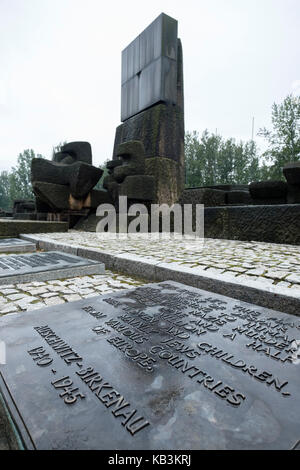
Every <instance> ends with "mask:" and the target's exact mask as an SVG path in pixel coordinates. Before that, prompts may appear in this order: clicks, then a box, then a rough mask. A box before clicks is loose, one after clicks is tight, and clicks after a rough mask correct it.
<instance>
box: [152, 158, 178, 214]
mask: <svg viewBox="0 0 300 470" xmlns="http://www.w3.org/2000/svg"><path fill="white" fill-rule="evenodd" d="M146 175H149V176H152V177H153V178H154V181H155V201H154V202H155V203H156V204H164V203H165V204H169V205H170V206H171V205H172V204H174V203H175V202H176V201H178V198H179V196H180V195H181V193H182V189H183V185H182V181H184V176H183V175H184V167H183V166H181V165H178V164H177V163H176V162H174V161H173V160H171V159H170V158H164V157H153V158H146Z"/></svg>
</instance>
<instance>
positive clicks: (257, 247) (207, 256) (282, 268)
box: [39, 230, 300, 296]
mask: <svg viewBox="0 0 300 470" xmlns="http://www.w3.org/2000/svg"><path fill="white" fill-rule="evenodd" d="M39 238H41V239H43V238H45V239H48V240H49V239H51V240H53V241H57V242H60V243H68V244H70V245H77V246H82V247H89V248H94V249H95V248H96V249H99V251H105V252H110V253H115V254H124V253H130V254H134V255H138V256H140V257H142V258H144V259H149V260H154V261H157V262H164V263H176V264H177V263H178V264H179V265H183V266H186V267H189V268H196V269H197V272H198V273H200V272H201V271H202V270H203V274H204V275H205V273H214V274H217V275H219V276H220V278H226V280H230V278H231V279H232V278H234V279H235V280H236V281H237V280H239V281H241V283H242V284H247V282H248V281H249V283H251V284H252V285H253V281H255V284H257V286H258V287H262V286H266V287H267V286H276V287H277V288H278V290H279V289H284V290H285V288H287V289H290V292H291V294H292V295H295V296H298V294H299V295H300V247H299V246H294V245H283V244H280V245H279V244H275V243H262V242H242V241H235V240H220V239H209V238H207V239H205V241H204V243H203V244H202V243H201V242H199V241H187V240H175V239H171V240H170V239H163V240H153V241H149V240H147V241H145V240H144V239H141V240H136V239H135V240H128V239H125V240H102V239H100V238H99V237H98V236H97V234H96V233H91V232H78V231H75V230H73V231H72V230H71V231H69V232H68V233H53V234H45V235H41V236H39ZM255 284H254V285H255Z"/></svg>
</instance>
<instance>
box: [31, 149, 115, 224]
mask: <svg viewBox="0 0 300 470" xmlns="http://www.w3.org/2000/svg"><path fill="white" fill-rule="evenodd" d="M102 174H103V170H101V169H100V168H96V167H95V166H93V165H92V150H91V145H90V144H89V143H88V142H69V143H68V144H65V145H63V146H62V147H61V150H60V151H59V152H56V153H54V155H53V159H52V161H49V160H45V159H43V158H35V159H33V160H32V166H31V180H32V187H33V191H34V193H35V195H36V205H37V212H47V213H48V214H53V215H54V218H56V220H57V219H58V220H66V219H64V218H63V216H65V217H66V218H67V220H68V221H69V222H70V225H71V226H72V225H74V221H70V217H72V216H73V217H75V221H77V220H78V219H79V218H80V216H82V215H84V214H87V213H88V212H89V210H90V209H91V208H94V209H96V208H97V207H98V205H99V204H101V203H105V202H111V199H110V198H109V195H108V193H107V191H101V190H94V189H93V188H94V187H95V185H96V184H97V183H98V181H99V179H100V178H101V176H102ZM55 216H56V217H55Z"/></svg>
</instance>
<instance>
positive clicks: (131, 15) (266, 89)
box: [0, 0, 300, 170]
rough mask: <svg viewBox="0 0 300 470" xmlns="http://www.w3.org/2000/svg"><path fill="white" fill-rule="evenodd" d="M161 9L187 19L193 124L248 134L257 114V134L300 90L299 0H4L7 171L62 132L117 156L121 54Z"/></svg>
mask: <svg viewBox="0 0 300 470" xmlns="http://www.w3.org/2000/svg"><path fill="white" fill-rule="evenodd" d="M162 12H164V13H166V14H168V15H170V16H172V17H173V18H175V19H177V20H178V28H179V37H180V38H181V40H182V45H183V60H184V88H185V127H186V130H190V131H192V130H197V131H199V132H200V133H202V132H203V130H204V129H206V128H207V129H208V130H209V131H211V132H215V131H216V129H217V132H218V133H219V134H221V135H222V136H224V137H234V138H236V139H238V140H239V139H243V140H248V139H250V138H251V128H252V117H253V116H254V117H255V130H256V131H257V130H258V128H259V127H262V126H268V125H269V124H270V115H271V106H272V103H273V102H277V103H279V102H281V101H282V100H283V99H284V98H285V96H286V95H287V94H289V93H291V92H293V93H295V94H297V93H298V94H299V92H300V59H299V57H300V54H299V43H300V38H299V30H300V0H170V1H169V0H150V1H145V0H122V1H121V0H110V1H108V0H105V1H102V0H0V170H4V169H6V170H8V169H10V167H11V166H12V165H14V164H16V160H17V156H18V154H19V153H20V152H22V151H23V150H24V149H27V148H32V149H34V151H35V152H36V153H41V154H42V155H44V156H45V157H47V158H50V156H51V152H52V146H54V145H57V144H58V143H59V142H61V141H68V142H69V141H73V140H87V141H89V142H90V143H91V145H92V150H93V159H94V163H95V164H96V165H98V164H100V163H101V162H103V161H104V160H106V159H107V158H111V156H112V149H113V142H114V134H115V128H116V126H117V125H118V124H119V123H120V108H121V51H122V50H123V49H124V48H125V47H126V46H127V45H128V44H129V43H130V42H131V41H132V40H133V39H134V38H135V37H136V36H137V35H138V34H139V33H140V32H142V30H143V29H145V27H147V26H148V25H149V24H150V23H151V22H152V21H153V20H154V19H155V18H156V17H157V16H158V15H159V14H160V13H162ZM257 142H258V144H259V145H260V146H261V147H262V146H263V144H262V141H261V139H259V138H258V139H257Z"/></svg>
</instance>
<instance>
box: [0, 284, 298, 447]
mask: <svg viewBox="0 0 300 470" xmlns="http://www.w3.org/2000/svg"><path fill="white" fill-rule="evenodd" d="M0 328H1V329H0V339H2V340H3V341H5V342H6V364H3V365H0V373H1V377H2V386H1V388H2V392H3V394H4V396H5V399H6V401H7V404H8V406H9V408H10V410H11V414H12V416H13V419H14V421H15V424H16V425H17V426H18V428H19V432H20V434H21V436H22V439H23V440H24V443H25V446H26V447H28V448H37V449H115V450H119V449H130V450H133V449H159V450H163V449H178V450H185V449H186V450H187V449H292V448H295V447H297V445H298V443H299V439H300V394H299V390H300V374H299V367H300V358H299V345H300V321H299V319H298V318H297V317H294V316H291V315H287V314H284V313H279V312H275V311H274V310H267V309H264V308H262V307H257V306H255V305H251V304H246V303H244V302H239V301H237V300H233V299H230V298H228V297H224V296H221V295H216V294H212V293H210V292H206V291H203V290H199V289H195V288H192V287H187V286H183V285H182V284H178V283H175V282H171V281H167V282H163V283H161V284H149V285H147V286H142V287H139V288H137V289H132V290H128V291H120V292H115V293H113V294H106V295H104V296H99V297H95V298H90V299H85V300H82V301H79V302H74V303H70V304H68V305H63V306H57V307H49V308H45V309H42V310H39V311H35V312H28V313H26V314H17V315H9V316H5V317H3V318H1V319H0ZM0 362H1V361H0Z"/></svg>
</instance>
